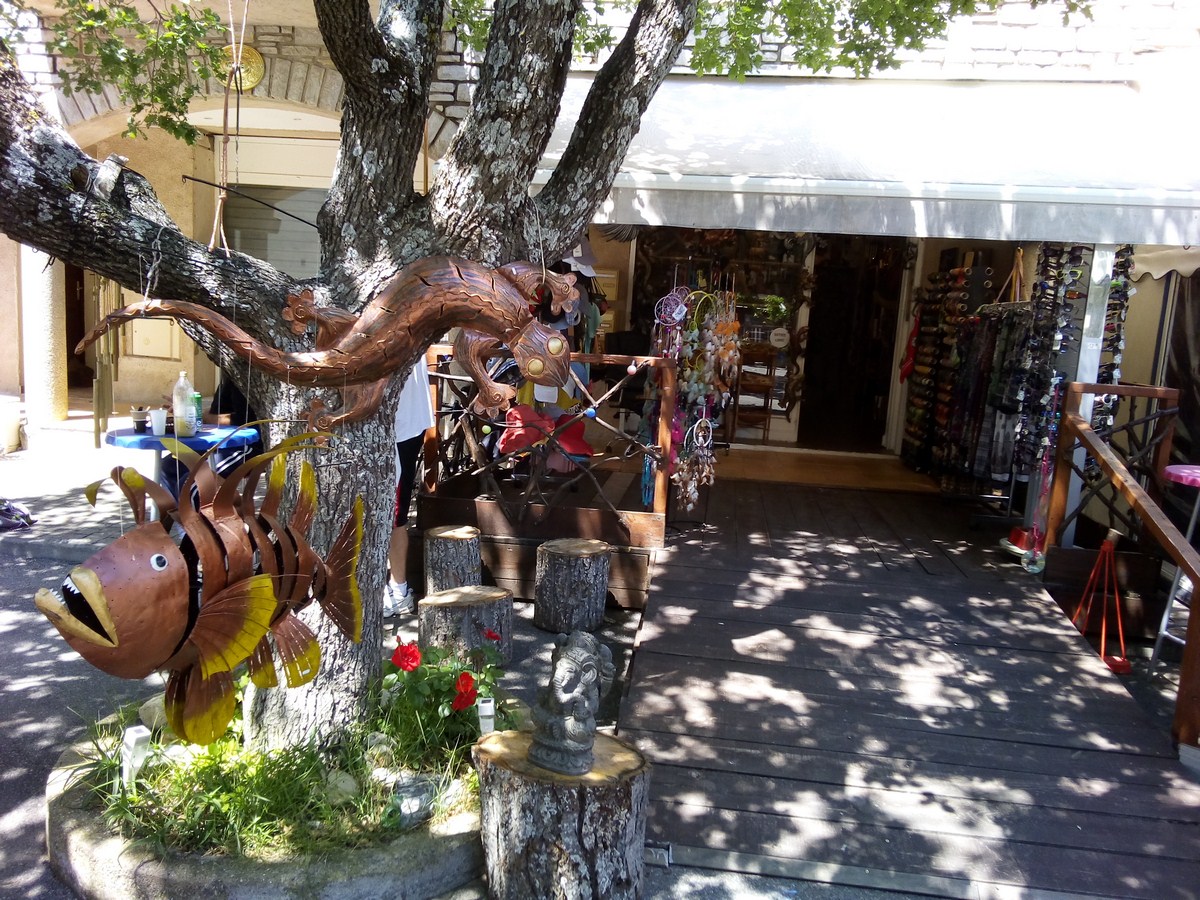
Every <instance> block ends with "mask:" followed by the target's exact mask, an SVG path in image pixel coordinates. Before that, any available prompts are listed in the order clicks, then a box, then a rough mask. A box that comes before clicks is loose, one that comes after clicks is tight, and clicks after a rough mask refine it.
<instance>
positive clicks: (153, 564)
mask: <svg viewBox="0 0 1200 900" xmlns="http://www.w3.org/2000/svg"><path fill="white" fill-rule="evenodd" d="M166 567H167V558H166V557H165V556H163V555H162V554H161V553H155V554H154V555H153V556H152V557H150V568H152V569H153V570H154V571H155V572H161V571H162V570H163V569H165V568H166Z"/></svg>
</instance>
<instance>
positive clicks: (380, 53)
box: [313, 0, 389, 89]
mask: <svg viewBox="0 0 1200 900" xmlns="http://www.w3.org/2000/svg"><path fill="white" fill-rule="evenodd" d="M313 8H314V9H315V10H316V13H317V27H318V28H320V29H321V38H322V40H324V42H325V49H327V50H328V51H329V57H330V59H332V60H333V64H334V66H336V67H337V70H338V71H339V72H340V73H341V75H342V77H343V78H345V79H346V84H347V86H350V85H355V86H357V87H359V88H361V89H368V88H370V87H371V85H372V84H373V82H374V76H375V75H376V74H377V70H378V63H375V64H374V69H373V68H372V61H373V60H383V59H387V58H388V56H389V53H388V48H387V46H386V45H385V44H384V40H383V36H382V35H381V34H380V33H379V31H378V30H377V29H376V28H375V23H374V22H372V21H371V7H370V6H369V5H368V3H367V0H313Z"/></svg>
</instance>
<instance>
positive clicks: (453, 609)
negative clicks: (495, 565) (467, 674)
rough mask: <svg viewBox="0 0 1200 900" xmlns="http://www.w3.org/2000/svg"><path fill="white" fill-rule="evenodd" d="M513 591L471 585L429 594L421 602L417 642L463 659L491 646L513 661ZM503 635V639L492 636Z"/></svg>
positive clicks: (506, 658) (425, 647) (506, 663)
mask: <svg viewBox="0 0 1200 900" xmlns="http://www.w3.org/2000/svg"><path fill="white" fill-rule="evenodd" d="M512 622H513V598H512V591H509V590H505V589H504V588H499V587H489V586H487V585H481V584H468V585H464V586H463V587H459V588H450V589H449V590H445V591H438V592H437V593H436V594H429V595H427V596H426V597H425V598H424V599H422V600H421V601H420V602H419V603H417V644H418V646H419V647H420V648H421V649H422V650H426V649H428V648H430V647H440V648H442V649H444V650H449V651H450V652H451V653H453V654H454V655H455V656H456V657H458V658H459V659H461V660H462V661H463V662H469V661H470V658H471V651H473V650H477V649H478V648H480V647H484V646H491V647H494V648H495V649H496V650H497V651H499V653H500V659H501V661H502V662H503V663H504V664H505V665H508V663H510V662H512ZM488 632H491V633H492V634H498V635H500V640H498V641H497V640H495V639H494V638H489V637H488Z"/></svg>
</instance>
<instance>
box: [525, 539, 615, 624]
mask: <svg viewBox="0 0 1200 900" xmlns="http://www.w3.org/2000/svg"><path fill="white" fill-rule="evenodd" d="M610 550H611V548H610V547H609V545H608V544H606V543H605V542H604V541H591V540H586V539H581V538H560V539H558V540H555V541H546V543H544V544H542V545H540V546H539V547H538V548H537V576H536V583H535V586H534V600H533V624H534V625H535V626H536V627H538V628H541V629H542V630H544V631H552V632H554V633H555V634H570V633H571V632H572V631H576V630H579V629H581V630H583V631H593V630H595V629H597V628H599V627H600V625H601V623H603V622H604V605H605V602H606V601H607V600H608V572H609V552H610Z"/></svg>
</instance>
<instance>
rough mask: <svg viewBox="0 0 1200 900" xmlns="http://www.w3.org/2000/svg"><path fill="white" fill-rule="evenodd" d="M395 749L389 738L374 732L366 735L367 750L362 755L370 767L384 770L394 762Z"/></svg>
mask: <svg viewBox="0 0 1200 900" xmlns="http://www.w3.org/2000/svg"><path fill="white" fill-rule="evenodd" d="M395 747H396V745H395V744H394V743H393V742H392V739H391V738H389V737H388V736H387V735H386V734H380V733H379V732H378V731H376V732H373V733H372V734H369V735H367V750H366V752H365V753H364V754H363V755H364V756H365V757H366V758H367V760H368V761H369V762H370V763H371V765H373V766H376V767H384V768H386V767H388V766H390V765H392V764H393V763H394V762H395V760H396V757H395Z"/></svg>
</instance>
